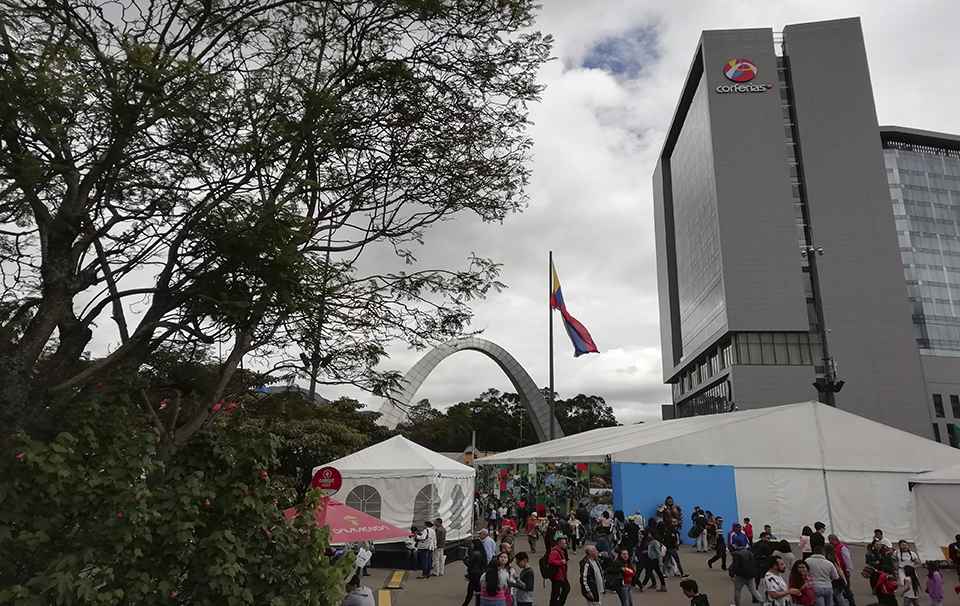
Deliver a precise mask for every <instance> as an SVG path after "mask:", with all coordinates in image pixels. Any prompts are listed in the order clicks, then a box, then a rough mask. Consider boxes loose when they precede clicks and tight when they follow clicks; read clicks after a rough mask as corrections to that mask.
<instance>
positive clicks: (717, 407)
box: [677, 381, 734, 417]
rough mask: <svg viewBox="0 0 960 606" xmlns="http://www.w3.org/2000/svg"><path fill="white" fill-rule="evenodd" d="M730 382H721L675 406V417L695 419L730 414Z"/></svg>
mask: <svg viewBox="0 0 960 606" xmlns="http://www.w3.org/2000/svg"><path fill="white" fill-rule="evenodd" d="M733 410H734V404H733V401H732V398H731V396H730V381H723V382H722V383H718V384H717V385H714V386H713V387H710V388H708V389H705V390H704V391H703V392H702V393H698V394H697V395H695V396H692V397H690V398H689V399H687V400H684V401H683V402H680V403H678V404H677V417H695V416H700V415H715V414H720V413H724V412H732V411H733Z"/></svg>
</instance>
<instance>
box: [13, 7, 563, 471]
mask: <svg viewBox="0 0 960 606" xmlns="http://www.w3.org/2000/svg"><path fill="white" fill-rule="evenodd" d="M535 6H536V5H535V2H534V0H498V1H488V0H467V1H456V2H454V1H447V0H387V1H382V2H381V1H376V2H375V1H369V0H335V1H334V0H278V1H276V2H269V3H264V2H259V1H258V0H237V1H233V2H226V3H224V2H206V1H205V2H194V1H188V2H180V1H179V0H157V1H155V2H150V3H146V2H143V1H141V0H127V1H125V2H121V3H115V2H108V1H107V0H88V1H85V2H79V3H77V2H73V3H70V2H59V3H58V2H52V3H51V2H43V1H41V0H0V222H2V223H3V224H4V229H3V231H2V232H0V269H2V278H3V281H2V293H0V301H2V304H0V427H4V428H11V427H14V428H15V427H28V426H29V422H31V421H32V420H33V419H34V417H35V416H36V415H37V414H38V412H40V411H43V410H47V406H48V403H49V401H50V399H51V398H60V399H68V398H71V397H76V396H78V394H81V395H82V394H86V393H88V391H89V389H90V388H91V386H92V385H95V384H97V383H101V382H104V381H107V380H109V379H111V378H112V377H114V376H117V375H118V374H119V375H130V374H132V373H134V372H135V371H137V370H138V369H139V368H140V367H141V366H142V365H143V364H144V363H145V362H146V361H147V360H149V359H150V356H151V354H152V353H153V352H155V351H157V350H158V349H160V348H162V347H165V346H168V345H171V344H172V345H176V346H180V345H191V344H198V343H199V344H203V345H208V346H209V345H214V344H218V343H219V344H221V345H222V346H223V347H225V349H226V351H225V355H224V356H223V357H222V359H221V358H218V359H217V364H216V367H215V371H216V374H215V377H216V379H215V380H214V381H213V383H212V386H211V388H210V389H207V390H204V397H205V398H206V401H205V402H203V405H201V406H196V407H193V408H190V410H187V409H186V408H182V409H180V415H179V416H178V418H177V420H178V422H180V421H182V424H180V425H171V426H165V427H164V428H162V431H160V436H161V440H162V441H165V442H166V444H165V445H164V447H163V448H162V449H161V452H162V453H163V456H172V454H173V452H174V451H175V450H176V449H178V448H182V447H184V446H185V445H186V444H187V443H188V442H189V440H190V438H191V437H192V436H193V435H194V434H196V433H197V432H200V431H202V430H204V429H205V428H206V427H207V426H208V425H209V423H210V421H211V419H212V415H213V414H214V412H213V407H214V405H215V404H216V403H217V402H219V401H220V400H221V399H223V398H224V396H225V394H226V393H227V391H228V387H229V386H230V385H231V381H232V380H233V376H234V374H235V373H236V371H237V369H238V367H239V366H240V363H241V361H242V360H243V359H244V357H245V356H248V355H250V354H251V353H252V352H256V354H258V356H259V359H261V360H273V361H279V362H280V363H279V369H278V372H287V373H298V374H301V375H303V376H308V377H309V378H310V381H311V385H312V386H315V385H316V384H318V383H349V384H355V385H359V386H361V387H363V388H365V389H368V390H371V391H374V392H376V393H383V392H385V391H387V390H388V389H389V388H390V387H391V386H395V384H396V381H397V380H398V378H399V377H398V376H397V375H396V374H395V373H387V372H377V371H376V370H375V368H376V366H377V364H378V363H379V362H380V361H381V360H382V359H383V356H384V351H385V349H386V347H387V346H388V345H389V344H390V343H391V342H403V343H410V344H412V345H413V346H415V347H418V346H422V345H424V344H426V343H429V342H431V341H435V340H442V339H447V338H449V337H452V336H456V335H459V334H462V333H463V332H464V331H466V330H467V329H468V323H469V320H470V316H471V314H470V309H469V304H470V302H471V301H472V300H474V299H476V298H478V297H483V296H485V295H486V294H487V293H488V292H489V291H490V290H491V289H496V288H499V287H500V286H501V285H500V284H499V283H498V282H497V275H498V271H499V268H498V266H497V265H496V264H495V263H493V262H492V261H490V260H488V259H485V258H481V257H476V256H475V257H471V258H470V259H469V260H468V262H467V265H466V266H465V267H463V268H462V269H459V270H455V271H452V270H444V269H436V268H416V269H415V270H413V271H402V270H400V269H398V268H402V267H403V264H404V263H406V264H412V263H413V262H414V261H415V249H416V246H417V245H419V244H420V243H421V242H422V241H423V238H424V237H425V236H426V232H427V230H428V229H429V228H430V227H431V226H432V225H434V224H436V223H437V222H440V221H443V220H446V219H449V218H451V217H453V216H455V215H458V214H462V213H472V214H475V215H477V216H479V217H481V218H482V219H483V220H488V221H500V220H502V219H504V218H505V217H506V216H507V215H508V214H510V213H511V212H514V211H516V210H519V209H520V208H521V207H522V206H523V205H524V203H525V196H524V192H523V189H524V186H525V184H526V182H527V179H528V173H529V170H528V168H527V165H526V160H527V155H528V152H529V148H530V144H531V142H530V139H529V137H528V136H527V134H526V126H527V123H528V120H527V104H528V103H529V102H531V101H534V100H536V99H537V96H538V94H539V91H540V88H539V86H538V85H537V84H536V80H535V78H536V74H537V71H538V68H539V66H540V65H541V64H542V63H543V61H544V60H545V59H546V58H547V55H548V52H549V44H550V40H549V38H548V37H545V36H542V35H541V34H540V33H538V32H536V31H535V30H534V29H533V28H532V25H533V14H534V10H535ZM370 250H376V251H378V252H379V253H381V254H382V253H384V252H386V253H393V254H394V256H395V259H394V261H395V262H393V263H390V262H383V261H382V258H381V262H380V263H378V267H377V268H376V271H375V272H374V273H369V272H368V271H364V270H363V269H362V267H363V264H362V263H361V259H362V257H364V253H365V252H368V251H370ZM368 265H369V264H368ZM132 307H134V308H135V312H136V313H132V312H131V308H132ZM107 315H109V317H110V319H111V320H112V325H111V324H110V323H109V322H108V320H107V319H106V318H105V316H107ZM94 331H98V342H104V341H112V342H113V343H114V346H113V347H111V348H110V350H109V352H108V353H106V355H104V356H102V357H100V358H98V359H94V360H87V358H86V356H85V351H86V350H87V349H88V348H89V347H90V345H91V342H92V340H93V338H94ZM111 331H112V332H111ZM301 353H302V354H303V355H300V354H301ZM312 389H313V388H311V391H312ZM198 393H199V392H198ZM150 395H151V394H149V393H148V398H147V400H146V401H145V402H141V403H140V405H141V406H143V407H152V408H153V409H154V410H153V412H154V413H156V412H157V409H158V407H159V403H158V401H157V400H155V399H153V398H152V397H150ZM144 413H145V414H148V416H151V417H154V416H159V415H151V413H150V411H149V410H145V411H144ZM154 420H155V419H154ZM160 420H161V422H163V421H164V418H163V417H161V419H160ZM158 429H159V428H158Z"/></svg>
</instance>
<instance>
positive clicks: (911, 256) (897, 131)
mask: <svg viewBox="0 0 960 606" xmlns="http://www.w3.org/2000/svg"><path fill="white" fill-rule="evenodd" d="M880 139H881V142H882V145H883V160H884V164H885V166H886V170H887V181H888V183H889V186H890V199H891V201H892V202H893V218H894V221H895V222H896V230H897V241H898V245H899V247H900V257H901V260H902V262H903V272H904V277H905V278H906V281H907V293H908V296H909V300H910V305H911V306H912V308H913V309H912V318H913V331H914V338H915V340H916V343H917V347H918V349H919V350H920V362H921V364H922V366H923V374H924V380H925V383H926V391H927V401H928V403H929V405H930V406H931V416H932V423H931V428H932V430H933V437H934V439H936V440H937V441H940V442H944V443H947V444H950V445H951V446H954V447H960V137H958V136H956V135H948V134H945V133H934V132H929V131H922V130H917V129H912V128H904V127H899V126H881V127H880Z"/></svg>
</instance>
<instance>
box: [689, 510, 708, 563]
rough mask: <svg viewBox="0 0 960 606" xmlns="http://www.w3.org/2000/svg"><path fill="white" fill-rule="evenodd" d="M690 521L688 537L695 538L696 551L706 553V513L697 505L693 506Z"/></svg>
mask: <svg viewBox="0 0 960 606" xmlns="http://www.w3.org/2000/svg"><path fill="white" fill-rule="evenodd" d="M690 521H691V522H693V528H692V529H691V530H690V538H692V539H696V550H697V553H707V514H706V513H704V511H703V509H700V506H699V505H697V506H696V507H694V508H693V515H691V516H690Z"/></svg>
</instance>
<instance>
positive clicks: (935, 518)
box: [910, 465, 960, 560]
mask: <svg viewBox="0 0 960 606" xmlns="http://www.w3.org/2000/svg"><path fill="white" fill-rule="evenodd" d="M910 485H911V487H912V489H913V520H914V526H915V527H916V529H917V551H918V552H919V553H920V557H921V558H923V559H925V560H940V559H943V558H945V556H944V554H943V552H942V547H944V546H946V545H949V544H950V543H952V542H953V541H954V537H955V536H956V535H957V534H960V465H953V466H951V467H946V468H944V469H937V470H935V471H930V472H927V473H924V474H920V475H917V476H914V477H912V478H910Z"/></svg>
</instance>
